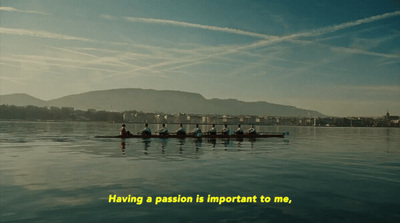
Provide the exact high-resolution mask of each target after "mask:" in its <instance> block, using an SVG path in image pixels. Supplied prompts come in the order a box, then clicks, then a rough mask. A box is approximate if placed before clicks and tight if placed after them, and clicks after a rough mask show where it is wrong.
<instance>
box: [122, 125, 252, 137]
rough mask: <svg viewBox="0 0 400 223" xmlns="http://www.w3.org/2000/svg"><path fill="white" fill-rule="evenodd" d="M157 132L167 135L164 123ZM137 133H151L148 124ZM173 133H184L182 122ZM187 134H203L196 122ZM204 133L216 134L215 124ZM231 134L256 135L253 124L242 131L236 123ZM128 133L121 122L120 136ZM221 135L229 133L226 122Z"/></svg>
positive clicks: (198, 135)
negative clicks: (236, 126) (234, 129)
mask: <svg viewBox="0 0 400 223" xmlns="http://www.w3.org/2000/svg"><path fill="white" fill-rule="evenodd" d="M157 133H158V134H159V135H169V131H168V128H167V127H166V126H165V124H162V127H161V129H159V130H158V131H157ZM137 134H140V135H151V130H150V128H149V125H148V124H147V123H146V124H145V125H144V128H143V129H142V130H141V131H139V132H138V133H137ZM175 134H176V135H186V130H185V128H184V127H183V125H182V124H179V128H178V129H177V130H176V131H175ZM189 134H190V135H195V136H197V137H200V136H202V135H203V133H202V131H201V129H200V127H199V125H198V124H196V127H195V128H194V129H193V131H192V132H190V133H189ZM205 134H207V135H217V130H216V128H215V124H213V125H212V126H211V128H210V129H209V130H208V131H207V132H205ZM233 134H234V135H244V134H246V135H258V133H257V131H256V129H255V128H254V125H252V126H251V128H249V129H248V130H247V131H246V132H243V130H242V128H241V126H240V125H238V128H237V129H236V131H234V132H233ZM129 135H131V133H130V132H129V131H126V129H125V124H122V128H121V130H120V136H123V137H124V136H129ZM221 135H231V131H230V130H229V128H228V125H227V124H225V125H224V128H223V129H222V131H221Z"/></svg>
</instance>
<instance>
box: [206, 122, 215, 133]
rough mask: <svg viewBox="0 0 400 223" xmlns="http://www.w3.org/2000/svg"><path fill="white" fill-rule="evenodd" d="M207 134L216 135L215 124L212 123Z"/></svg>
mask: <svg viewBox="0 0 400 223" xmlns="http://www.w3.org/2000/svg"><path fill="white" fill-rule="evenodd" d="M207 133H208V134H209V135H216V134H217V130H216V129H215V124H213V125H212V127H211V129H210V130H208V131H207Z"/></svg>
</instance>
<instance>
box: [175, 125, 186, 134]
mask: <svg viewBox="0 0 400 223" xmlns="http://www.w3.org/2000/svg"><path fill="white" fill-rule="evenodd" d="M176 134H177V135H186V130H185V128H183V126H182V124H179V128H178V130H176Z"/></svg>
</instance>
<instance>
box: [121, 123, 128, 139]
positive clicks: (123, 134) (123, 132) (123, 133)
mask: <svg viewBox="0 0 400 223" xmlns="http://www.w3.org/2000/svg"><path fill="white" fill-rule="evenodd" d="M127 135H128V132H127V131H126V129H125V124H122V127H121V129H120V130H119V136H121V137H126V136H127Z"/></svg>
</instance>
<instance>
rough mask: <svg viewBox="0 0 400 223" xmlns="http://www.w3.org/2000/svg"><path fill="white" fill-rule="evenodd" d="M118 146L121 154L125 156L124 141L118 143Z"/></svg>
mask: <svg viewBox="0 0 400 223" xmlns="http://www.w3.org/2000/svg"><path fill="white" fill-rule="evenodd" d="M120 147H121V153H122V156H126V153H125V141H122V142H121V143H120Z"/></svg>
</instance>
